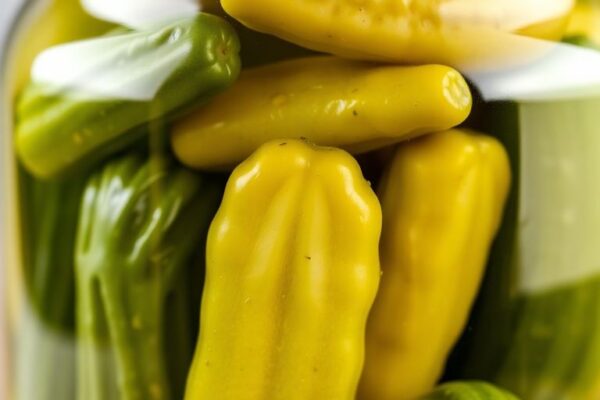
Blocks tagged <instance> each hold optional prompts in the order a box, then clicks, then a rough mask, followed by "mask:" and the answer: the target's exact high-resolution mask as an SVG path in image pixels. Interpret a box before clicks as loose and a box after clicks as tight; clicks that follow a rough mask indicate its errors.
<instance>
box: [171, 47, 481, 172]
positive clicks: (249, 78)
mask: <svg viewBox="0 0 600 400" xmlns="http://www.w3.org/2000/svg"><path fill="white" fill-rule="evenodd" d="M471 101H472V100H471V93H470V91H469V88H468V86H467V84H466V82H465V81H464V79H463V78H462V76H461V75H460V74H459V73H458V72H456V71H455V70H454V69H452V68H449V67H445V66H439V65H428V66H419V67H401V66H375V65H371V64H367V63H361V62H356V61H348V60H342V59H338V58H334V57H310V58H305V59H299V60H292V61H285V62H282V63H278V64H273V65H268V66H264V67H259V68H255V69H251V70H247V71H243V72H242V74H241V77H240V79H239V80H238V81H237V82H236V83H235V84H234V85H233V87H232V88H231V89H230V90H228V91H226V92H224V93H223V94H221V95H219V96H217V97H215V98H214V99H213V100H212V101H211V102H210V103H209V104H208V105H206V106H204V107H202V108H199V109H198V110H197V111H195V112H193V113H192V114H190V115H189V116H188V117H186V118H184V119H183V120H182V121H181V122H179V123H178V124H177V125H176V126H175V128H174V132H173V133H174V134H173V138H172V143H173V148H174V150H175V153H176V154H177V156H178V157H179V159H180V160H181V161H182V162H183V163H185V164H187V165H189V166H191V167H195V168H199V169H220V168H228V167H231V166H234V165H236V164H237V163H239V162H240V161H242V160H243V159H245V158H246V157H248V156H249V155H250V154H251V153H252V152H253V151H254V150H256V149H257V148H258V147H259V146H260V145H262V144H263V143H265V142H268V141H270V140H273V139H279V138H296V139H298V138H303V137H304V138H308V139H309V140H311V141H313V142H314V143H316V144H319V145H327V146H336V147H341V148H344V149H346V150H348V151H350V152H353V153H361V152H366V151H369V150H373V149H376V148H378V147H383V146H385V145H388V144H391V143H395V142H399V141H401V140H404V139H408V138H411V137H415V136H417V135H420V134H423V133H429V132H434V131H441V130H446V129H449V128H452V127H454V126H456V125H458V124H460V123H462V122H463V121H464V120H465V119H466V118H467V116H468V115H469V112H470V110H471Z"/></svg>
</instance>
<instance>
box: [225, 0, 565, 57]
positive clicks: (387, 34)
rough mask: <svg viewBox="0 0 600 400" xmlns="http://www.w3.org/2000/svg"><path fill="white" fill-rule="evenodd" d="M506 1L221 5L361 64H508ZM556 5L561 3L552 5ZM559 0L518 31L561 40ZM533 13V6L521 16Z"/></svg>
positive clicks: (249, 21) (296, 0)
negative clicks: (502, 36)
mask: <svg viewBox="0 0 600 400" xmlns="http://www.w3.org/2000/svg"><path fill="white" fill-rule="evenodd" d="M505 1H506V0H488V1H460V0H454V1H451V0H444V1H440V0H403V1H398V0H287V1H281V0H222V1H221V4H222V6H223V8H224V9H225V11H226V12H227V13H228V14H229V15H231V16H232V17H234V18H235V19H237V20H239V21H240V22H242V23H243V24H245V25H247V26H248V27H250V28H252V29H255V30H257V31H259V32H265V33H269V34H272V35H275V36H277V37H280V38H283V39H285V40H287V41H289V42H292V43H295V44H298V45H300V46H302V47H306V48H308V49H312V50H316V51H320V52H324V53H329V54H335V55H337V56H341V57H348V58H354V59H360V60H372V61H383V62H393V63H410V64H427V63H432V62H436V63H443V64H445V65H454V66H456V65H457V63H461V62H464V61H465V60H467V61H475V62H480V61H481V59H487V58H490V59H493V60H497V61H499V62H503V57H504V56H505V55H507V54H511V52H510V50H511V49H503V44H500V45H497V44H496V43H494V42H493V39H498V36H497V35H493V34H492V35H490V31H491V32H492V33H493V32H497V27H498V25H500V26H501V27H502V24H503V23H505V22H506V20H507V19H508V18H507V16H506V15H505V14H509V15H510V12H503V11H505V10H504V9H503V3H504V2H505ZM552 1H553V2H555V3H556V1H557V0H547V2H548V3H550V4H552V3H551V2H552ZM558 2H559V3H561V5H562V8H561V9H559V11H560V12H558V13H555V15H554V17H551V19H550V20H548V21H544V20H542V21H540V20H539V19H535V18H533V21H535V22H536V23H534V25H533V26H520V29H518V31H519V33H522V34H527V35H531V36H535V37H543V38H554V39H558V38H560V36H561V34H562V32H563V31H564V29H565V27H566V23H567V20H568V16H569V11H570V6H572V3H574V0H572V1H569V0H566V1H565V0H558ZM448 3H453V4H448ZM481 3H483V6H482V4H481ZM493 3H496V4H493ZM514 3H515V4H518V3H519V2H514ZM543 3H545V2H538V3H536V5H537V6H538V7H542V6H543V5H544V4H543ZM565 3H566V4H565ZM490 5H491V7H490ZM528 9H529V10H531V5H530V7H525V8H524V9H523V11H524V12H527V10H528ZM498 11H499V12H498ZM529 12H531V11H529ZM513 13H514V14H518V12H517V13H515V12H514V11H513ZM534 17H535V15H534ZM513 18H514V17H513ZM526 20H527V19H526ZM513 23H514V22H513ZM510 26H512V24H511V23H510V21H509V23H508V26H507V27H506V29H505V30H506V31H512V30H513V29H510V28H509V27H510ZM507 50H508V51H507Z"/></svg>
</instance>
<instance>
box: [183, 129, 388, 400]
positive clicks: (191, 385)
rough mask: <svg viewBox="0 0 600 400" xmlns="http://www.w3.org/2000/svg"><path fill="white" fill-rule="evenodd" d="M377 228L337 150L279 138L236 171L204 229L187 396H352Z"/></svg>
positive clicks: (299, 399)
mask: <svg viewBox="0 0 600 400" xmlns="http://www.w3.org/2000/svg"><path fill="white" fill-rule="evenodd" d="M380 229H381V210H380V206H379V202H378V200H377V198H376V196H375V194H374V193H373V191H372V190H371V188H370V185H369V183H368V182H367V181H366V180H365V179H364V178H363V176H362V174H361V171H360V168H359V166H358V164H357V162H356V161H355V160H354V159H353V158H352V157H350V156H349V155H348V154H347V153H345V152H343V151H341V150H337V149H332V148H320V147H314V146H312V145H309V144H307V143H305V142H303V141H297V140H281V141H274V142H270V143H268V144H265V145H264V146H262V147H261V148H260V149H259V150H258V151H257V152H256V153H254V154H253V155H252V156H251V157H250V158H249V159H248V160H246V161H245V162H244V163H242V164H241V165H240V166H238V168H237V169H236V170H235V171H234V172H233V175H232V176H231V178H230V180H229V182H228V185H227V188H226V190H225V197H224V199H223V203H222V204H221V207H220V209H219V211H218V213H217V216H216V217H215V219H214V221H213V223H212V225H211V228H210V231H209V236H208V242H207V271H206V285H205V287H204V294H203V299H202V309H201V323H200V325H201V328H200V338H199V342H198V347H197V352H196V355H195V359H194V363H193V365H192V369H191V371H190V374H189V377H188V384H187V390H186V397H185V399H186V400H205V399H217V398H218V399H220V400H284V399H285V400H306V399H328V400H337V399H344V400H351V399H354V396H355V391H356V386H357V384H358V380H359V378H360V372H361V370H362V366H363V353H364V335H365V325H366V321H367V315H368V312H369V309H370V308H371V305H372V302H373V299H374V297H375V293H376V291H377V287H378V282H379V275H380V269H379V254H378V243H379V237H380Z"/></svg>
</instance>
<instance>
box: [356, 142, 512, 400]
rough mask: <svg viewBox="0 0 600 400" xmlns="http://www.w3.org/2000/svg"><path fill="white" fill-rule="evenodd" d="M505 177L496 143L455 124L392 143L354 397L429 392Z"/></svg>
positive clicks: (499, 207) (465, 309)
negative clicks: (376, 278)
mask: <svg viewBox="0 0 600 400" xmlns="http://www.w3.org/2000/svg"><path fill="white" fill-rule="evenodd" d="M509 183H510V166H509V161H508V157H507V155H506V152H505V151H504V148H503V147H502V146H501V145H500V144H499V142H497V141H496V140H495V139H492V138H490V137H487V136H484V135H480V134H476V133H472V132H468V131H464V130H451V131H447V132H443V133H438V134H433V135H430V136H427V137H424V138H421V139H418V140H415V141H413V142H410V143H407V144H404V145H402V146H400V147H399V149H398V151H397V153H396V155H395V156H394V158H393V161H392V163H391V165H390V168H389V170H388V171H387V172H386V176H385V177H384V179H383V181H382V183H381V185H380V187H379V191H378V194H379V197H380V199H381V202H382V209H383V217H384V225H383V232H382V239H381V266H382V272H383V275H382V280H381V288H380V290H379V293H378V295H377V298H376V300H375V304H374V306H373V310H372V312H371V315H370V317H369V323H368V328H367V347H366V361H365V370H364V374H363V377H362V381H361V386H360V396H359V398H360V399H365V400H388V399H389V400H391V399H394V400H399V399H414V398H416V397H418V396H421V395H424V394H426V393H427V392H429V391H430V390H431V389H432V388H433V386H434V385H435V383H436V381H437V380H438V378H439V377H440V374H441V372H442V370H443V367H444V364H445V362H446V357H447V356H448V353H449V352H450V350H451V348H452V347H453V345H454V344H455V342H456V341H457V339H458V337H459V335H460V334H461V333H462V330H463V328H464V327H465V323H466V320H467V318H468V315H469V311H470V309H471V306H472V303H473V302H474V300H475V296H476V294H477V291H478V288H479V285H480V280H481V278H482V275H483V272H484V267H485V264H486V260H487V256H488V251H489V248H490V246H491V244H492V240H493V238H494V236H495V234H496V231H497V229H498V225H499V223H500V221H501V217H502V212H503V208H504V203H505V199H506V197H507V192H508V189H509Z"/></svg>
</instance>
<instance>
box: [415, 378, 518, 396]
mask: <svg viewBox="0 0 600 400" xmlns="http://www.w3.org/2000/svg"><path fill="white" fill-rule="evenodd" d="M421 400H519V399H518V398H517V397H516V396H515V395H513V394H511V393H509V392H507V391H506V390H503V389H500V388H498V387H496V386H494V385H492V384H489V383H487V382H480V381H464V382H449V383H445V384H443V385H441V386H439V387H437V388H436V389H435V390H434V391H433V392H431V393H430V394H428V395H427V396H424V397H422V398H421Z"/></svg>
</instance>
